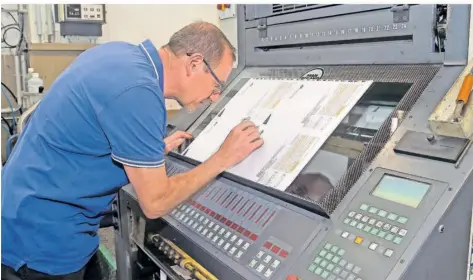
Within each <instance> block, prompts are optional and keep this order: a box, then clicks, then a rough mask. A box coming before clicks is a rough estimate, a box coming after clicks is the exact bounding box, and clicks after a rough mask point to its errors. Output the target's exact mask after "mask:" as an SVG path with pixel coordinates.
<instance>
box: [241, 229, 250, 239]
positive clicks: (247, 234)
mask: <svg viewBox="0 0 473 280" xmlns="http://www.w3.org/2000/svg"><path fill="white" fill-rule="evenodd" d="M250 234H251V232H249V231H247V230H245V232H244V233H243V235H244V236H246V237H248V236H250Z"/></svg>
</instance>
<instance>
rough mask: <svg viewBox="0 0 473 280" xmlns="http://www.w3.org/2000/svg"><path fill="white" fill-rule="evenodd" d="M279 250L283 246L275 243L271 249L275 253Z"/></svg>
mask: <svg viewBox="0 0 473 280" xmlns="http://www.w3.org/2000/svg"><path fill="white" fill-rule="evenodd" d="M279 250H281V248H279V247H278V246H276V245H274V246H273V248H271V251H273V253H275V254H277V253H279Z"/></svg>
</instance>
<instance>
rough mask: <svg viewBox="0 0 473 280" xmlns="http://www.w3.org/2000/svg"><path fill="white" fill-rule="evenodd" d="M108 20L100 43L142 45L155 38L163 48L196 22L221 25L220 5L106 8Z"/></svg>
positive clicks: (116, 5)
mask: <svg viewBox="0 0 473 280" xmlns="http://www.w3.org/2000/svg"><path fill="white" fill-rule="evenodd" d="M106 11H107V14H106V21H107V23H106V24H105V25H104V26H103V29H102V30H103V36H102V38H100V39H99V42H107V41H115V40H123V41H127V42H131V43H140V42H141V41H142V40H143V39H147V38H149V39H151V40H152V41H153V43H154V44H155V45H156V46H157V47H159V46H161V45H164V44H165V43H166V42H167V40H168V39H169V37H170V36H171V35H172V34H173V33H174V32H176V31H177V30H179V29H180V28H182V27H183V26H184V25H187V24H189V23H191V22H193V21H197V20H203V21H207V22H210V23H213V24H216V25H218V23H219V20H218V14H217V9H216V5H210V4H209V5H205V4H202V5H177V4H176V5H169V4H145V5H131V4H125V5H119V4H108V5H107V6H106Z"/></svg>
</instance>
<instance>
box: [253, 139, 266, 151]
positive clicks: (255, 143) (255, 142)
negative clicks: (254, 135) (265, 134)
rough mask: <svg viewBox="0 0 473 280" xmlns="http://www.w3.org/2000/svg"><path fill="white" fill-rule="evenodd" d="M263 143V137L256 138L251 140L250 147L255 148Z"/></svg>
mask: <svg viewBox="0 0 473 280" xmlns="http://www.w3.org/2000/svg"><path fill="white" fill-rule="evenodd" d="M263 144H264V140H263V138H258V139H256V140H254V141H253V142H251V147H252V148H253V149H255V150H256V149H258V148H259V147H261V146H263Z"/></svg>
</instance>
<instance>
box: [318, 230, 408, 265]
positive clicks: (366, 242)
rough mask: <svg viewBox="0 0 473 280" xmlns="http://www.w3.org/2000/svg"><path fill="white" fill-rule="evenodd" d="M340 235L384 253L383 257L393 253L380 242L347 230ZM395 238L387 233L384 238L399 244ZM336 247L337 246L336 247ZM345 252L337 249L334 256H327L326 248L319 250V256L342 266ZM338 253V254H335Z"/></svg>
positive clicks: (319, 260)
mask: <svg viewBox="0 0 473 280" xmlns="http://www.w3.org/2000/svg"><path fill="white" fill-rule="evenodd" d="M378 236H379V233H378ZM340 237H342V238H345V239H348V240H352V239H353V242H354V243H355V244H358V245H360V246H364V247H368V249H370V250H371V251H375V252H377V253H379V254H381V255H384V256H385V257H388V258H390V257H392V256H393V255H394V250H392V249H390V248H385V247H383V246H381V245H380V244H378V243H376V242H372V241H370V240H368V239H367V238H364V237H362V236H355V235H354V234H352V233H350V232H348V231H343V232H342V233H341V234H340ZM396 238H398V237H394V235H392V234H388V235H387V237H386V238H385V239H386V240H388V241H392V242H393V243H395V244H399V243H400V242H401V241H400V239H399V238H398V239H397V240H396ZM324 248H325V247H324ZM337 248H338V247H337ZM344 254H345V251H344V250H343V249H339V250H338V251H337V252H336V254H335V256H328V255H327V253H326V250H325V249H323V250H321V251H320V252H319V256H320V257H322V258H325V259H328V260H332V261H333V262H334V263H338V264H339V265H341V266H344V265H346V263H345V260H344V259H342V257H343V255H344ZM337 255H339V256H340V257H339V256H337ZM314 263H315V264H321V263H322V259H320V258H319V259H317V258H316V259H315V260H314Z"/></svg>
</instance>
